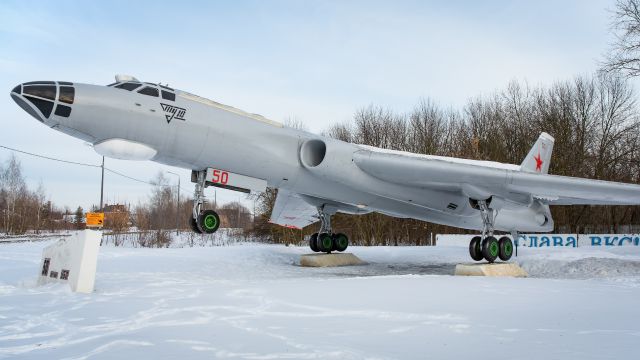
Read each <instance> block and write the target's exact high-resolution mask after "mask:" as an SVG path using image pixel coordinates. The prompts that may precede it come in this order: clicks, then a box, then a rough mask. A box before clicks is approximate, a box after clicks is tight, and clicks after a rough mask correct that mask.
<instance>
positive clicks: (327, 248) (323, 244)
mask: <svg viewBox="0 0 640 360" xmlns="http://www.w3.org/2000/svg"><path fill="white" fill-rule="evenodd" d="M317 244H318V251H320V252H326V253H330V252H331V250H333V239H332V238H331V234H328V233H321V234H320V235H318V241H317Z"/></svg>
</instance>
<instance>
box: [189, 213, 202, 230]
mask: <svg viewBox="0 0 640 360" xmlns="http://www.w3.org/2000/svg"><path fill="white" fill-rule="evenodd" d="M189 225H191V230H192V231H193V232H194V233H196V234H202V231H200V229H198V221H197V220H196V219H194V218H193V216H189Z"/></svg>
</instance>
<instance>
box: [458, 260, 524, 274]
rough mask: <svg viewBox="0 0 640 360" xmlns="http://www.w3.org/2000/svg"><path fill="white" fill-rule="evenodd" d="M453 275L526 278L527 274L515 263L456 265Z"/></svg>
mask: <svg viewBox="0 0 640 360" xmlns="http://www.w3.org/2000/svg"><path fill="white" fill-rule="evenodd" d="M455 275H458V276H510V277H527V276H528V274H527V272H526V271H524V269H523V268H521V267H520V266H519V265H518V264H515V263H493V264H488V263H478V264H458V265H456V272H455Z"/></svg>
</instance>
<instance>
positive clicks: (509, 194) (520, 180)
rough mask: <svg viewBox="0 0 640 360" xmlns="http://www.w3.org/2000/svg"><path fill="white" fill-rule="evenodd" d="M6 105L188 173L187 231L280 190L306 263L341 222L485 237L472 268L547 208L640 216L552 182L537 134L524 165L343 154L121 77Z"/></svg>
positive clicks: (543, 222)
mask: <svg viewBox="0 0 640 360" xmlns="http://www.w3.org/2000/svg"><path fill="white" fill-rule="evenodd" d="M11 97H12V98H13V99H14V101H15V102H16V103H17V104H18V105H19V106H20V107H21V108H22V109H24V110H25V111H26V112H27V113H28V114H29V115H31V116H33V117H34V118H36V119H37V120H39V121H40V122H42V123H43V124H45V125H47V126H49V127H50V128H52V129H54V130H58V131H61V132H63V133H65V134H68V135H71V136H73V137H76V138H78V139H81V140H83V141H86V142H90V143H91V144H93V147H94V149H95V150H96V151H97V152H98V153H99V154H101V155H104V156H107V157H112V158H117V159H128V160H151V161H155V162H158V163H162V164H166V165H171V166H176V167H181V168H185V169H191V170H192V176H191V177H192V182H194V183H195V192H194V203H193V212H192V215H191V218H190V222H191V227H192V229H193V231H195V232H198V233H213V232H215V231H216V230H217V229H218V227H219V225H220V218H219V217H218V214H216V212H215V211H213V210H209V209H205V203H204V189H205V187H207V186H216V187H221V188H226V189H231V190H235V191H241V192H245V193H249V192H262V191H265V190H266V188H267V187H271V188H276V189H278V195H277V198H276V202H275V206H274V208H273V212H272V216H271V222H273V223H275V224H279V225H282V226H288V227H294V228H302V227H305V226H307V225H310V224H313V223H316V222H318V221H320V228H319V231H318V232H317V233H315V234H313V235H312V236H311V238H310V241H309V243H310V244H309V245H310V247H311V249H312V250H313V251H320V252H331V251H344V250H345V249H346V248H347V246H348V244H349V239H348V237H347V236H346V235H345V234H343V233H339V232H334V229H333V228H332V227H331V216H332V215H333V214H335V213H336V212H341V213H348V214H366V213H369V212H379V213H383V214H387V215H390V216H394V217H399V218H412V219H418V220H424V221H429V222H433V223H438V224H445V225H450V226H455V227H459V228H464V229H473V230H480V231H482V236H476V237H474V238H473V239H472V240H471V242H470V244H469V253H470V255H471V257H472V258H473V259H474V260H476V261H480V260H482V259H486V260H487V261H489V262H493V261H495V260H496V259H497V258H500V259H502V260H505V261H506V260H508V259H509V258H510V257H511V255H512V253H513V243H512V241H511V240H510V239H509V237H507V236H503V237H501V238H500V239H499V240H498V239H496V237H494V236H493V235H494V231H504V232H509V233H511V234H512V235H513V238H514V239H517V234H518V232H523V231H526V232H549V231H552V230H553V219H552V218H551V212H550V210H549V206H550V205H575V204H598V205H605V204H607V205H637V204H640V186H638V185H633V184H624V183H615V182H607V181H599V180H590V179H582V178H573V177H566V176H554V175H548V174H547V173H548V170H549V162H550V160H551V152H552V150H553V144H554V139H553V137H551V135H549V134H546V133H542V134H541V135H540V137H539V138H538V140H537V141H536V143H535V144H534V145H533V147H532V148H531V151H529V153H528V155H527V156H526V157H525V159H524V160H523V162H522V164H520V165H512V164H503V163H497V162H492V161H478V160H467V159H459V158H452V157H442V156H433V155H423V154H414V153H408V152H402V151H392V150H386V149H380V148H376V147H371V146H364V145H358V144H353V143H347V142H344V141H340V140H336V139H332V138H329V137H325V136H320V135H317V134H312V133H309V132H306V131H301V130H297V129H293V128H289V127H286V126H283V125H282V124H280V123H278V122H275V121H272V120H269V119H266V118H265V117H263V116H260V115H257V114H251V113H247V112H245V111H242V110H239V109H236V108H233V107H231V106H227V105H223V104H220V103H217V102H215V101H211V100H209V99H205V98H202V97H200V96H197V95H194V94H191V93H188V92H185V91H180V90H176V89H173V88H170V87H168V86H165V85H161V84H153V83H148V82H142V81H139V80H138V79H136V78H135V77H131V76H126V75H117V76H116V82H115V83H113V84H110V85H106V86H103V85H90V84H79V83H71V82H65V81H32V82H26V83H23V84H20V85H18V86H16V87H15V88H14V89H13V90H11Z"/></svg>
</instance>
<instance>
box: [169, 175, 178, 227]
mask: <svg viewBox="0 0 640 360" xmlns="http://www.w3.org/2000/svg"><path fill="white" fill-rule="evenodd" d="M167 173H169V174H173V175H175V176H177V177H178V201H177V205H176V236H177V235H179V231H180V175H178V174H176V173H174V172H171V171H167Z"/></svg>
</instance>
